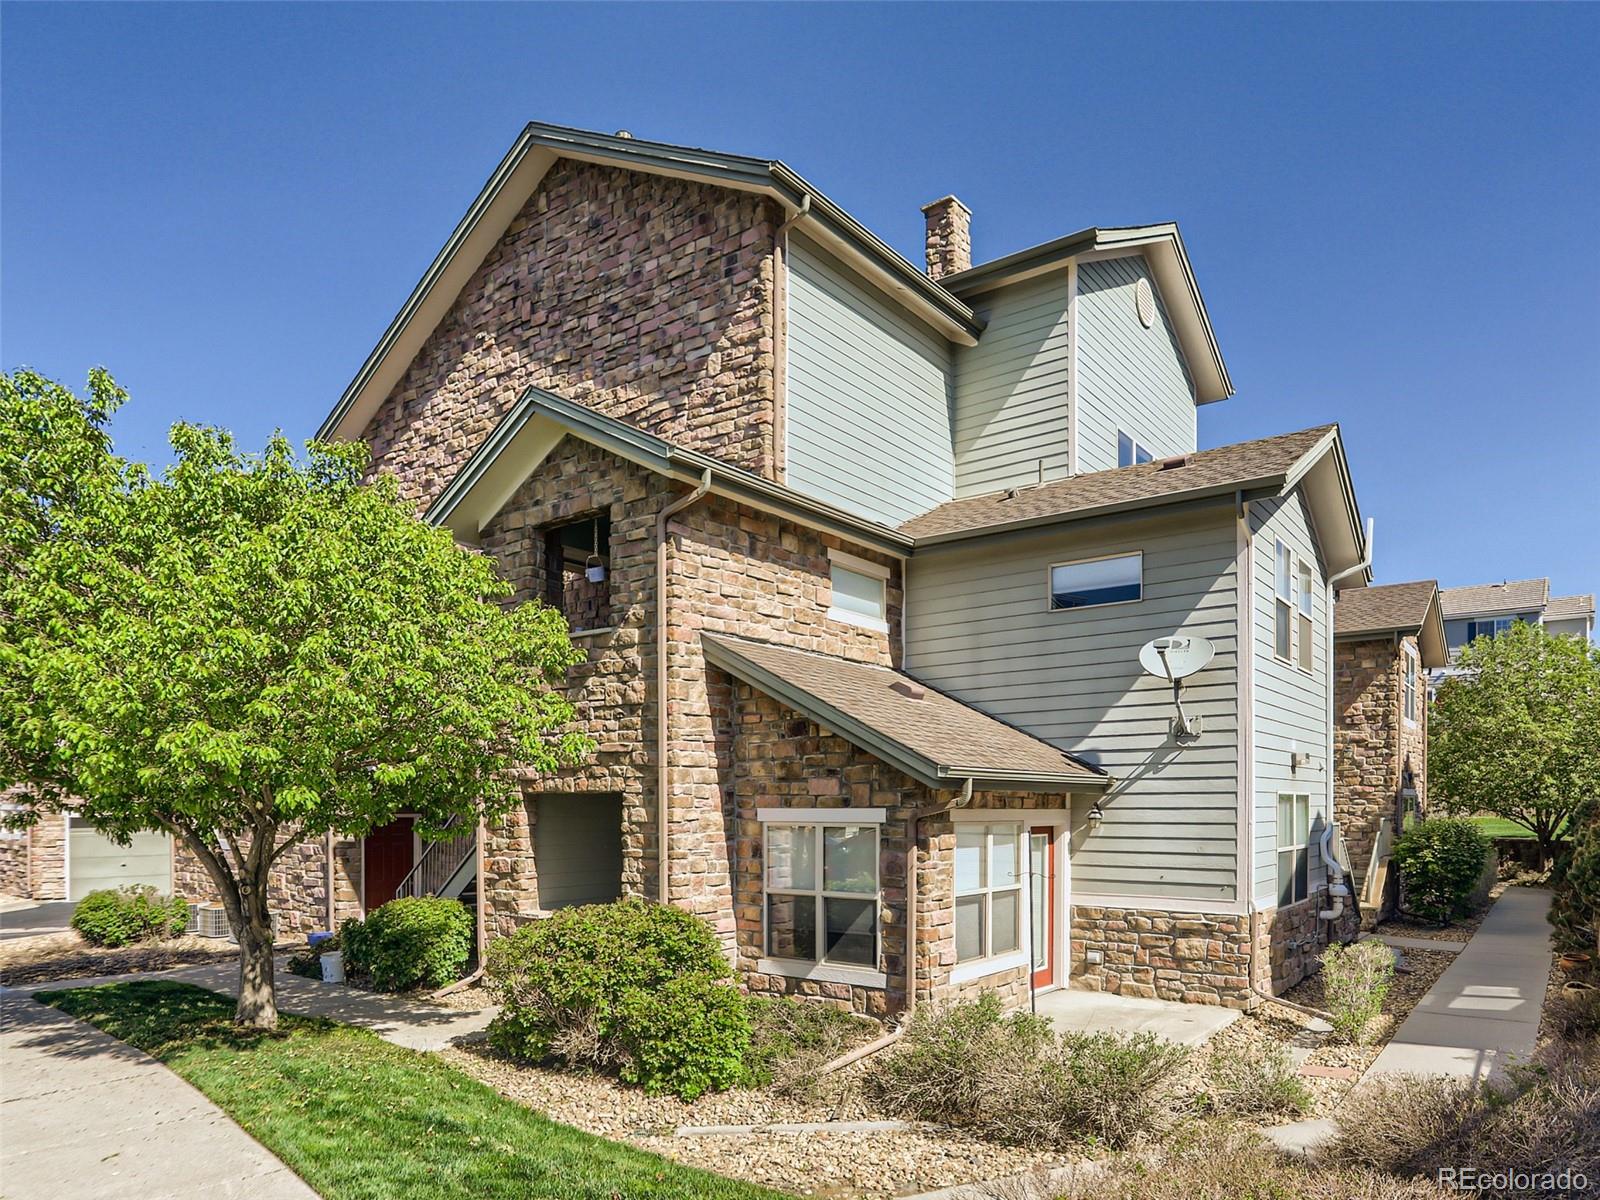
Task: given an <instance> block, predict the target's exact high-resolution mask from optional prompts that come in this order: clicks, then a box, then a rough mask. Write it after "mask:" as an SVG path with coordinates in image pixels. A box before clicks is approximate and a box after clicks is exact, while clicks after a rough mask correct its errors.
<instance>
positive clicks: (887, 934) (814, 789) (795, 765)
mask: <svg viewBox="0 0 1600 1200" xmlns="http://www.w3.org/2000/svg"><path fill="white" fill-rule="evenodd" d="M714 674H720V672H714ZM728 686H729V689H730V691H731V693H732V696H733V704H734V709H735V714H736V715H735V719H734V732H733V742H734V751H733V754H732V762H733V770H732V777H731V792H732V800H733V803H732V809H733V820H732V833H733V839H732V840H733V850H734V863H735V875H734V903H733V915H734V919H735V924H736V939H735V956H736V957H735V962H736V964H737V966H738V969H739V973H740V975H741V976H742V977H743V979H744V981H745V984H746V986H748V987H749V989H750V990H751V991H752V992H756V993H765V994H777V995H801V996H813V997H819V998H821V999H823V1000H826V1001H828V1002H830V1003H833V1004H835V1005H837V1006H839V1007H849V1008H851V1009H854V1010H855V1011H857V1012H863V1013H868V1014H870V1015H872V1016H876V1017H883V1016H886V1015H888V1014H890V1013H894V1012H898V1011H900V1010H901V1009H902V1008H904V1006H905V991H906V988H905V984H906V961H905V953H906V863H907V859H908V853H907V852H908V848H909V845H910V823H911V820H912V817H913V815H914V814H915V813H916V812H917V811H918V810H919V809H926V808H929V807H932V806H934V805H935V804H938V803H941V802H947V801H949V800H950V799H952V798H953V797H952V794H951V793H948V792H945V793H935V792H933V791H932V790H930V789H929V788H927V787H926V786H924V785H923V784H921V783H919V782H918V781H916V780H914V779H912V778H911V777H909V776H908V775H905V774H904V773H903V772H901V771H899V770H898V769H896V768H894V767H891V766H889V765H888V764H886V763H884V762H882V761H880V760H879V759H876V758H874V757H873V756H872V755H870V754H868V753H867V752H865V751H863V750H860V749H858V748H857V747H855V746H854V745H852V744H851V743H849V742H847V741H846V740H845V739H844V738H842V737H839V736H838V735H837V734H833V733H830V732H829V731H827V730H826V729H823V728H822V727H820V726H819V725H817V724H816V722H814V721H812V720H810V719H809V718H808V717H806V716H804V715H803V714H801V713H798V712H795V711H794V710H792V709H789V708H786V707H785V706H783V705H782V704H780V703H779V702H778V701H776V700H773V699H772V698H771V697H769V696H766V695H764V694H763V693H761V692H759V691H757V690H756V689H754V688H752V687H750V686H749V685H748V684H745V683H742V682H734V681H730V682H729V685H728ZM971 807H972V808H973V809H975V810H985V811H989V810H992V811H994V812H996V813H997V814H998V813H1001V812H1006V811H1017V812H1023V811H1028V810H1032V811H1039V810H1042V809H1050V810H1054V811H1057V812H1059V811H1062V810H1063V809H1064V807H1065V797H1063V796H1052V795H1043V794H1030V793H992V792H976V793H974V794H973V797H972V804H971ZM763 808H769V809H770V808H826V809H837V810H839V813H840V817H841V819H848V814H849V811H850V810H851V809H852V808H882V809H884V810H886V811H885V819H884V823H883V826H882V829H881V833H880V836H879V856H878V886H879V889H880V894H881V907H880V910H879V928H880V930H881V938H880V943H881V944H880V947H879V957H878V969H880V970H882V971H883V972H884V973H885V975H887V977H888V980H887V987H886V988H882V989H880V988H874V987H864V986H862V985H859V984H850V983H827V982H820V981H815V980H807V979H797V978H793V977H790V976H787V975H769V974H763V973H761V971H760V970H759V964H760V960H761V958H762V957H763V949H764V948H763V946H762V921H761V916H762V905H763V903H764V902H765V895H764V882H763V855H762V851H763V841H762V833H761V823H760V818H759V817H758V816H757V815H756V814H757V813H758V812H759V811H760V810H761V809H763ZM917 847H918V849H917V937H916V988H917V999H918V1001H919V1002H925V1001H934V1002H947V1001H951V1000H955V999H959V998H962V997H966V996H972V995H976V994H977V993H978V992H980V991H994V992H998V993H999V994H1000V996H1001V999H1002V1000H1003V1001H1004V1002H1005V1003H1006V1004H1008V1005H1012V1006H1016V1005H1020V1004H1023V1003H1025V1002H1026V1000H1027V995H1028V968H1027V967H1025V966H1024V967H1018V968H1014V969H1012V970H1010V971H1007V972H1003V973H1000V974H995V975H989V976H985V977H984V978H982V979H976V980H971V981H969V982H966V983H962V984H952V983H950V981H949V980H950V974H951V971H952V969H953V968H954V967H955V965H956V944H955V853H956V824H955V822H954V821H953V820H952V819H951V818H950V817H949V816H948V815H945V816H937V817H925V818H923V819H922V820H921V821H920V822H919V827H918V833H917Z"/></svg>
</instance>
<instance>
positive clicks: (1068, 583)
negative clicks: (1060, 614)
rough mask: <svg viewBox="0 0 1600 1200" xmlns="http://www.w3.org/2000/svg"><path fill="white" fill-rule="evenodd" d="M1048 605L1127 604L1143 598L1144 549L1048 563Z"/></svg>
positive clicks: (1054, 607) (1088, 605)
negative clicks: (1103, 556)
mask: <svg viewBox="0 0 1600 1200" xmlns="http://www.w3.org/2000/svg"><path fill="white" fill-rule="evenodd" d="M1049 586H1050V608H1051V610H1052V611H1054V610H1056V609H1063V608H1092V607H1094V606H1095V605H1097V604H1130V603H1132V602H1134V601H1136V600H1142V599H1143V598H1144V552H1143V551H1139V550H1136V551H1134V552H1133V553H1132V554H1116V555H1111V556H1108V557H1105V558H1090V559H1083V560H1081V561H1078V562H1066V563H1052V564H1051V566H1050V578H1049Z"/></svg>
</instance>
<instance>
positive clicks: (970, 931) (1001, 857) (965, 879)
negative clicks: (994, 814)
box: [956, 825, 1023, 962]
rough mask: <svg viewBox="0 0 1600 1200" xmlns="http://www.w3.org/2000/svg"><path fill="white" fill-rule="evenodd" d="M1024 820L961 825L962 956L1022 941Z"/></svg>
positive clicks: (985, 954)
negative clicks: (1000, 823) (1022, 822)
mask: <svg viewBox="0 0 1600 1200" xmlns="http://www.w3.org/2000/svg"><path fill="white" fill-rule="evenodd" d="M1022 885H1023V870H1022V826H1020V825H964V826H960V827H958V828H957V830H956V961H957V962H971V961H972V960H974V959H978V958H994V957H996V956H999V955H1005V954H1013V953H1016V952H1017V950H1018V949H1019V948H1020V947H1021V946H1022Z"/></svg>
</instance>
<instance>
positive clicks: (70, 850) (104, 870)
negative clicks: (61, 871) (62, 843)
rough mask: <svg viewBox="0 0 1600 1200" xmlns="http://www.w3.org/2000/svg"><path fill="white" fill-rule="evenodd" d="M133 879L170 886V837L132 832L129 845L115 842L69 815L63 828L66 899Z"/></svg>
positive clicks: (126, 882) (163, 889)
mask: <svg viewBox="0 0 1600 1200" xmlns="http://www.w3.org/2000/svg"><path fill="white" fill-rule="evenodd" d="M133 883H148V884H150V885H151V886H152V887H155V888H158V889H160V890H161V891H163V892H170V891H171V890H172V841H171V839H170V838H169V837H168V836H167V835H166V834H164V833H136V834H134V835H133V845H131V846H119V845H117V844H116V843H115V842H113V841H112V840H111V839H110V838H108V837H106V836H104V835H103V834H100V833H97V832H96V831H95V828H94V826H92V825H90V824H89V823H88V822H87V821H83V820H81V819H79V818H78V817H73V818H72V821H71V825H70V826H69V828H68V831H67V899H69V900H82V899H83V898H84V897H85V896H87V895H88V894H89V893H90V892H93V891H98V890H99V889H101V888H114V887H122V886H124V885H126V884H133Z"/></svg>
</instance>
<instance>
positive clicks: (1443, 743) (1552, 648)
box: [1428, 621, 1600, 866]
mask: <svg viewBox="0 0 1600 1200" xmlns="http://www.w3.org/2000/svg"><path fill="white" fill-rule="evenodd" d="M1459 665H1460V666H1462V667H1463V668H1466V674H1464V675H1462V676H1459V677H1456V678H1452V679H1448V680H1446V681H1445V682H1444V683H1443V684H1442V685H1441V686H1440V688H1439V694H1438V697H1437V699H1436V700H1435V702H1434V706H1433V710H1432V711H1431V712H1430V714H1429V717H1428V729H1429V743H1428V771H1429V785H1430V787H1431V788H1432V789H1433V797H1434V799H1435V800H1438V801H1441V802H1442V803H1443V804H1444V806H1445V807H1446V808H1447V809H1449V811H1451V812H1455V813H1460V814H1465V815H1470V814H1476V813H1486V814H1489V815H1491V816H1496V817H1501V818H1503V819H1505V820H1507V821H1513V822H1515V823H1516V824H1518V825H1521V826H1522V827H1523V828H1524V829H1526V830H1528V832H1529V833H1531V834H1532V835H1533V836H1534V837H1535V838H1537V839H1538V842H1539V850H1540V854H1541V855H1542V856H1543V858H1544V861H1545V864H1546V865H1547V866H1548V865H1549V863H1550V861H1551V858H1552V855H1553V853H1554V848H1555V841H1556V838H1557V836H1558V835H1559V834H1560V833H1561V831H1562V829H1563V827H1564V826H1565V825H1566V824H1567V823H1568V822H1569V821H1570V820H1571V819H1572V818H1573V816H1574V814H1575V813H1576V812H1577V811H1578V810H1579V809H1580V808H1581V807H1582V806H1584V805H1585V804H1587V803H1589V802H1591V801H1592V800H1594V799H1595V798H1596V797H1600V651H1597V650H1596V649H1595V648H1594V647H1593V646H1591V645H1590V644H1589V643H1588V642H1585V641H1583V640H1581V639H1579V638H1573V637H1558V636H1555V635H1553V634H1550V633H1548V632H1546V631H1545V630H1544V629H1543V628H1541V627H1539V626H1537V625H1527V624H1524V623H1522V622H1520V621H1519V622H1518V623H1517V624H1515V625H1513V626H1512V627H1511V628H1510V629H1509V630H1508V631H1506V632H1505V633H1502V634H1499V635H1497V636H1496V637H1493V638H1479V639H1478V640H1476V641H1474V642H1473V643H1472V644H1471V645H1469V646H1467V647H1466V648H1465V649H1464V650H1463V651H1462V652H1461V659H1460V664H1459Z"/></svg>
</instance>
